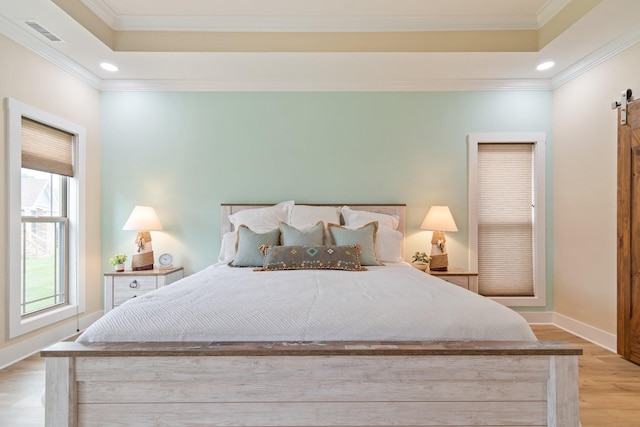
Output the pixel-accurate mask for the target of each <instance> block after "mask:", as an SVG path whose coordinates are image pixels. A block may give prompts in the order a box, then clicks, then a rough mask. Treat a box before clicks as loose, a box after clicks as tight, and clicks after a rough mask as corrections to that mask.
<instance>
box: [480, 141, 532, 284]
mask: <svg viewBox="0 0 640 427" xmlns="http://www.w3.org/2000/svg"><path fill="white" fill-rule="evenodd" d="M532 200H533V144H528V143H501V144H479V145H478V207H477V209H478V290H479V293H480V294H482V295H486V296H533V294H534V293H533V289H534V286H533V202H532Z"/></svg>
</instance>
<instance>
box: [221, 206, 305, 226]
mask: <svg viewBox="0 0 640 427" xmlns="http://www.w3.org/2000/svg"><path fill="white" fill-rule="evenodd" d="M293 205H294V202H293V200H289V201H287V202H282V203H278V204H277V205H273V206H268V207H264V208H253V209H245V210H242V211H239V212H236V213H234V214H233V215H229V222H231V224H233V228H234V229H236V230H237V229H238V227H239V226H240V225H242V224H244V225H246V226H247V227H249V228H250V229H252V230H254V231H256V232H260V231H266V230H273V229H274V228H278V226H279V225H280V223H281V222H287V223H288V222H289V216H290V215H291V208H292V207H293Z"/></svg>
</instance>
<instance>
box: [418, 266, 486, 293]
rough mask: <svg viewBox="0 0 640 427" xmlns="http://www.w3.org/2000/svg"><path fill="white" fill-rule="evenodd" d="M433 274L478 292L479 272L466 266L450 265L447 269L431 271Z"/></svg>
mask: <svg viewBox="0 0 640 427" xmlns="http://www.w3.org/2000/svg"><path fill="white" fill-rule="evenodd" d="M429 274H431V275H432V276H436V277H439V278H441V279H442V280H446V281H447V282H449V283H453V284H454V285H458V286H460V287H462V288H465V289H468V290H470V291H471V292H475V293H476V294H477V293H478V273H473V272H471V271H469V270H465V269H464V268H458V267H449V269H448V270H447V271H433V270H431V271H430V272H429Z"/></svg>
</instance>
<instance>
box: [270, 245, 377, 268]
mask: <svg viewBox="0 0 640 427" xmlns="http://www.w3.org/2000/svg"><path fill="white" fill-rule="evenodd" d="M263 252H264V253H265V256H264V264H263V265H262V270H264V271H272V270H305V269H306V270H311V269H314V270H348V271H364V270H366V268H364V267H362V265H361V264H360V248H359V247H358V245H346V246H322V245H315V246H265V247H263Z"/></svg>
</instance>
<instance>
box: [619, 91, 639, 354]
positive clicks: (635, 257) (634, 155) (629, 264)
mask: <svg viewBox="0 0 640 427" xmlns="http://www.w3.org/2000/svg"><path fill="white" fill-rule="evenodd" d="M622 104H623V105H622V106H621V107H620V108H619V109H618V353H619V354H620V355H621V356H622V357H624V358H626V359H629V360H631V361H632V362H634V363H638V364H640V100H636V101H631V102H629V103H628V104H627V105H626V115H627V117H626V120H625V119H624V113H625V105H624V101H623V102H622Z"/></svg>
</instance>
